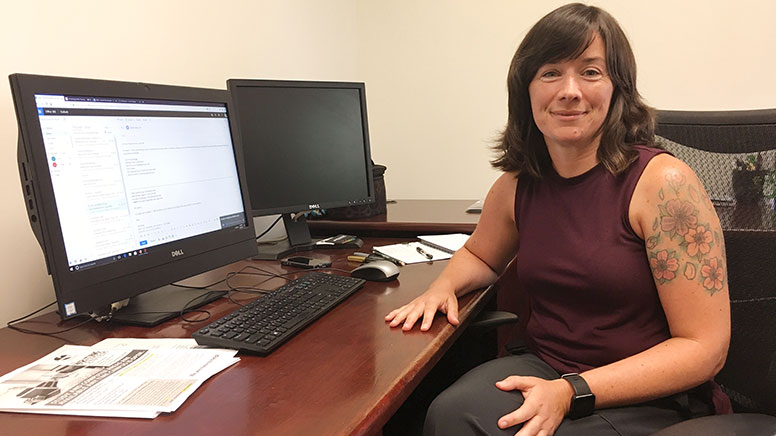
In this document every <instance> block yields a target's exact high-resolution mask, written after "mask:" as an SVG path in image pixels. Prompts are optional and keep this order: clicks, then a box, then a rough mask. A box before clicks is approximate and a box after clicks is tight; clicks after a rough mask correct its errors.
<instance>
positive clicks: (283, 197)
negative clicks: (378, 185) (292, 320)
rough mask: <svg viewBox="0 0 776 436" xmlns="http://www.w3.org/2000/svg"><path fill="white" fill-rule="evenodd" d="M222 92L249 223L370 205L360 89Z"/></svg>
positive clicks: (304, 85) (232, 84)
mask: <svg viewBox="0 0 776 436" xmlns="http://www.w3.org/2000/svg"><path fill="white" fill-rule="evenodd" d="M227 88H228V90H229V96H230V101H231V103H232V106H233V111H234V116H235V118H236V119H237V122H238V125H239V134H240V136H241V142H242V144H243V147H244V153H245V168H246V170H245V171H246V178H247V181H248V187H249V191H250V195H251V204H252V207H253V215H254V216H262V215H270V214H277V213H280V214H291V213H297V212H300V211H308V210H312V209H328V208H335V207H344V206H356V205H363V204H369V203H372V202H374V183H373V178H372V161H371V156H370V149H369V129H368V124H367V114H366V91H365V86H364V84H363V83H351V82H309V81H286V80H235V79H232V80H228V81H227ZM285 222H286V227H287V233H288V234H289V236H291V235H292V233H294V231H292V230H289V229H288V227H289V223H290V221H289V220H285ZM305 226H306V224H305ZM306 239H307V241H306V242H309V232H308V236H306ZM301 244H302V245H304V243H301ZM291 245H296V244H295V243H294V242H293V241H292V242H291Z"/></svg>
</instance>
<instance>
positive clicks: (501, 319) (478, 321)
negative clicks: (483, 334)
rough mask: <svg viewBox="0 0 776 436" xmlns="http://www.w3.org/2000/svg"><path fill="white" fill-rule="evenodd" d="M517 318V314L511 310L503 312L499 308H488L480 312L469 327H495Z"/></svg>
mask: <svg viewBox="0 0 776 436" xmlns="http://www.w3.org/2000/svg"><path fill="white" fill-rule="evenodd" d="M517 320H518V317H517V315H515V314H514V313H512V312H503V311H500V310H489V311H484V312H481V313H480V314H479V315H477V318H475V319H474V321H472V323H471V324H470V325H469V329H476V330H488V329H494V328H496V327H499V326H502V325H506V324H514V323H516V322H517Z"/></svg>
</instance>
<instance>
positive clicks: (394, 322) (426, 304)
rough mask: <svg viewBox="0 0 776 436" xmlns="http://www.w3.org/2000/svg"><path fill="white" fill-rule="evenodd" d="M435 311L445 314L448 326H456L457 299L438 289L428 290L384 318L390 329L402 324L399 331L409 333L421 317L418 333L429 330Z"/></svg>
mask: <svg viewBox="0 0 776 436" xmlns="http://www.w3.org/2000/svg"><path fill="white" fill-rule="evenodd" d="M437 310H439V311H440V312H442V313H446V314H447V321H448V322H450V324H452V325H458V297H456V296H455V293H454V292H453V291H449V290H445V289H439V288H437V289H434V288H430V289H429V290H427V291H426V292H424V293H423V295H421V296H419V297H418V298H416V299H414V300H412V301H410V302H409V303H408V304H405V305H404V306H402V307H400V308H398V309H396V310H393V311H392V312H391V313H389V314H388V315H386V316H385V320H386V321H390V324H389V325H390V326H391V327H398V326H399V325H400V324H402V328H401V329H402V330H404V331H409V330H412V327H413V326H414V325H415V322H416V321H417V320H418V319H420V317H423V321H422V322H421V324H420V331H422V332H425V331H427V330H428V329H430V328H431V322H432V321H434V315H436V312H437Z"/></svg>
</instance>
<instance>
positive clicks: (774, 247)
mask: <svg viewBox="0 0 776 436" xmlns="http://www.w3.org/2000/svg"><path fill="white" fill-rule="evenodd" d="M657 133H658V135H659V136H658V142H660V143H661V144H663V145H664V146H665V147H666V149H668V150H669V151H671V152H672V153H673V154H674V155H675V156H676V157H677V158H679V159H681V160H683V161H684V162H685V163H687V164H688V165H689V166H690V167H691V168H692V169H693V170H694V171H695V173H696V174H697V175H698V177H699V178H700V180H701V182H702V183H703V185H704V187H705V188H706V190H707V192H708V194H709V197H710V198H711V200H712V203H713V204H714V206H715V209H716V210H717V213H718V214H719V216H720V221H721V223H722V230H723V233H724V237H725V244H726V251H727V264H728V284H729V288H730V303H731V324H732V331H731V339H730V349H729V352H728V356H727V361H726V363H725V366H724V368H723V369H722V371H721V372H720V373H719V374H718V375H717V377H716V378H715V379H716V381H717V382H718V383H719V384H720V386H722V390H723V391H724V392H725V393H726V394H727V395H728V396H729V397H730V399H731V402H732V403H733V410H734V411H735V412H736V413H734V414H733V415H719V416H709V417H705V418H698V419H692V420H689V421H685V422H682V423H680V424H676V425H674V426H671V427H668V428H666V429H664V430H662V431H660V432H658V433H656V435H655V436H679V435H682V436H685V435H704V436H708V435H753V436H757V435H776V417H774V415H776V214H775V213H774V210H773V200H772V199H771V197H772V196H773V194H774V189H776V188H775V187H774V186H773V183H774V182H776V180H774V178H775V177H776V109H765V110H752V111H726V112H689V111H658V128H657Z"/></svg>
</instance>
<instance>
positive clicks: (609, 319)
mask: <svg viewBox="0 0 776 436" xmlns="http://www.w3.org/2000/svg"><path fill="white" fill-rule="evenodd" d="M634 148H635V149H637V150H638V152H639V158H638V160H637V161H636V162H634V163H633V164H631V165H630V166H629V167H628V169H627V170H625V172H623V173H622V174H620V175H618V176H614V175H612V174H611V173H610V172H609V171H607V170H606V169H605V168H604V167H603V165H601V164H600V163H599V164H598V165H596V166H595V167H594V168H592V169H591V170H589V171H587V172H586V173H584V174H581V175H579V176H576V177H572V178H569V179H564V178H562V177H561V176H559V175H558V174H557V173H556V172H555V170H554V169H551V170H550V171H549V172H548V174H547V175H545V176H544V177H543V178H542V179H541V180H538V181H537V180H534V179H531V178H521V179H520V180H519V182H518V184H517V192H516V197H515V221H516V223H517V230H518V232H519V235H520V246H519V249H518V252H517V276H518V286H520V287H521V288H522V289H521V291H522V292H524V293H525V294H526V295H527V296H528V300H529V304H530V317H529V319H528V323H527V325H526V330H525V336H526V338H525V339H526V343H527V345H528V346H529V347H530V348H531V349H532V350H533V351H534V352H536V353H537V354H538V355H539V357H541V358H542V359H543V360H544V361H545V362H547V363H548V364H549V365H550V366H552V367H553V368H554V369H555V370H556V371H558V372H559V373H561V374H563V373H568V372H582V371H585V370H588V369H591V368H595V367H599V366H603V365H606V364H608V363H612V362H615V361H617V360H621V359H623V358H625V357H628V356H632V355H634V354H636V353H639V352H641V351H643V350H646V349H647V348H650V347H652V346H653V345H656V344H658V343H660V342H663V341H665V340H666V339H668V338H669V337H670V332H669V330H668V323H667V321H666V317H665V313H664V312H663V308H662V306H661V304H660V300H659V299H658V294H657V288H656V287H655V282H654V280H653V278H652V272H651V270H650V267H649V262H648V260H647V254H646V250H645V246H644V240H642V239H641V238H639V237H638V236H637V235H636V233H635V232H634V231H633V229H632V228H631V225H630V221H629V220H628V207H629V205H630V201H631V196H632V195H633V191H634V188H635V187H636V183H637V182H638V180H639V178H640V177H641V174H642V172H643V171H644V168H645V167H646V165H647V163H648V162H649V161H650V160H651V159H652V158H653V157H654V156H656V155H657V154H660V153H665V151H664V150H659V149H654V148H648V147H644V146H636V147H634Z"/></svg>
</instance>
